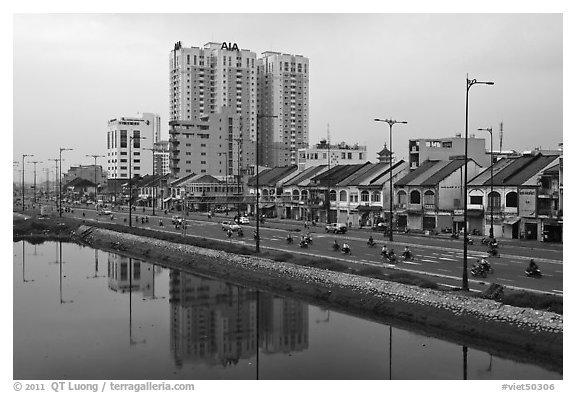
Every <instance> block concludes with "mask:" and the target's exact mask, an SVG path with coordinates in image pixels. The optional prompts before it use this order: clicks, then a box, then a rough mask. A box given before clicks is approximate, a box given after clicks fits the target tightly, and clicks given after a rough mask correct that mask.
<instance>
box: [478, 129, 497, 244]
mask: <svg viewBox="0 0 576 393" xmlns="http://www.w3.org/2000/svg"><path fill="white" fill-rule="evenodd" d="M478 131H487V132H489V133H490V196H489V197H488V203H490V239H494V201H493V200H491V199H490V198H492V197H493V193H494V145H493V144H492V127H488V128H478Z"/></svg>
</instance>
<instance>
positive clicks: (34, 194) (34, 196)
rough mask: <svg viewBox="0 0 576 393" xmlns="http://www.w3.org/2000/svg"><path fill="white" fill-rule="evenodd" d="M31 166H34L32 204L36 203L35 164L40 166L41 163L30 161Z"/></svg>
mask: <svg viewBox="0 0 576 393" xmlns="http://www.w3.org/2000/svg"><path fill="white" fill-rule="evenodd" d="M30 162H31V163H32V164H34V193H33V194H32V195H33V198H34V203H36V164H41V163H42V161H30Z"/></svg>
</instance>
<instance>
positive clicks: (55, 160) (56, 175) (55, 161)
mask: <svg viewBox="0 0 576 393" xmlns="http://www.w3.org/2000/svg"><path fill="white" fill-rule="evenodd" d="M48 161H54V164H55V165H56V167H55V168H54V201H55V202H56V208H58V201H56V187H57V184H58V179H57V177H58V159H57V158H49V159H48Z"/></svg>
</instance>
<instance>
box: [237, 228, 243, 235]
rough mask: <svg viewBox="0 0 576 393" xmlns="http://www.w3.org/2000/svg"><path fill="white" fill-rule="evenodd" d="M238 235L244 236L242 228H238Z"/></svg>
mask: <svg viewBox="0 0 576 393" xmlns="http://www.w3.org/2000/svg"><path fill="white" fill-rule="evenodd" d="M238 237H244V232H242V230H241V229H240V230H238Z"/></svg>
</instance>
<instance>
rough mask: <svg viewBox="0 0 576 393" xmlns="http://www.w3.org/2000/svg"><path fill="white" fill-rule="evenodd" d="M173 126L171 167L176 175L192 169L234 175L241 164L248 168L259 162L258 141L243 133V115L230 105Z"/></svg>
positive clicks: (171, 129) (177, 121)
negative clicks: (255, 143) (256, 153)
mask: <svg viewBox="0 0 576 393" xmlns="http://www.w3.org/2000/svg"><path fill="white" fill-rule="evenodd" d="M169 126H170V129H169V131H168V132H169V134H170V139H169V152H170V171H171V173H172V175H173V176H174V177H176V178H179V177H182V176H186V175H189V174H191V173H198V174H210V175H212V176H218V177H221V178H224V177H226V175H228V176H229V177H233V176H234V175H236V176H237V175H238V167H239V166H240V167H241V168H242V169H245V168H246V167H247V166H248V165H250V164H251V163H253V162H255V161H254V158H255V157H254V145H253V144H252V143H251V142H250V141H249V140H248V139H247V138H244V137H243V136H242V134H241V131H240V130H241V123H240V115H239V114H237V113H236V112H235V111H234V110H232V109H230V108H224V109H223V110H222V112H220V113H214V114H212V115H211V116H205V117H202V118H199V119H197V120H174V121H171V122H170V123H169ZM237 141H240V146H238V142H237ZM239 159H240V162H238V160H239Z"/></svg>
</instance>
